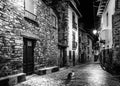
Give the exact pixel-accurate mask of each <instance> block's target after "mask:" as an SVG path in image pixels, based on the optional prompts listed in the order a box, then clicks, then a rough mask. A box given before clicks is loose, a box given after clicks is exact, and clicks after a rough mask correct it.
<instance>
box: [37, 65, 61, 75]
mask: <svg viewBox="0 0 120 86" xmlns="http://www.w3.org/2000/svg"><path fill="white" fill-rule="evenodd" d="M57 71H59V67H58V66H53V67H45V68H42V69H38V70H37V71H36V72H35V73H36V74H38V75H44V74H50V73H53V72H57Z"/></svg>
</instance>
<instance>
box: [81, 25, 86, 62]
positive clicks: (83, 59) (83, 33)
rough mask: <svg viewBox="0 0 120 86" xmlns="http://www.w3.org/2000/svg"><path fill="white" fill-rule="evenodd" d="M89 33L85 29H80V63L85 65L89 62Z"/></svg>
mask: <svg viewBox="0 0 120 86" xmlns="http://www.w3.org/2000/svg"><path fill="white" fill-rule="evenodd" d="M87 42H88V39H87V33H86V31H85V30H84V29H83V27H79V60H80V61H79V62H81V63H84V62H86V61H87V44H88V43H87Z"/></svg>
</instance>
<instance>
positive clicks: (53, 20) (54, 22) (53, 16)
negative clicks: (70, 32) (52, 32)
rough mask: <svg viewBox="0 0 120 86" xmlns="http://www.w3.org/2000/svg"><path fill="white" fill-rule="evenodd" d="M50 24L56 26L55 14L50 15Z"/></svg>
mask: <svg viewBox="0 0 120 86" xmlns="http://www.w3.org/2000/svg"><path fill="white" fill-rule="evenodd" d="M52 24H53V26H54V27H56V16H55V15H52Z"/></svg>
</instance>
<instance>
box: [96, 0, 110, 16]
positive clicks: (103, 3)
mask: <svg viewBox="0 0 120 86" xmlns="http://www.w3.org/2000/svg"><path fill="white" fill-rule="evenodd" d="M109 1H110V0H101V1H100V4H99V7H98V11H97V15H98V16H101V15H102V14H103V12H104V10H105V9H106V7H107V5H108V3H109Z"/></svg>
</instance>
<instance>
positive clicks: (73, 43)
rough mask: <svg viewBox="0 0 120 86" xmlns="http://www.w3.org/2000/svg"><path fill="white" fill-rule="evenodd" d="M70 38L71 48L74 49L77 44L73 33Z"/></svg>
mask: <svg viewBox="0 0 120 86" xmlns="http://www.w3.org/2000/svg"><path fill="white" fill-rule="evenodd" d="M72 36H73V37H72V38H73V40H72V48H73V49H76V48H77V42H76V41H75V32H73V34H72Z"/></svg>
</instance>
